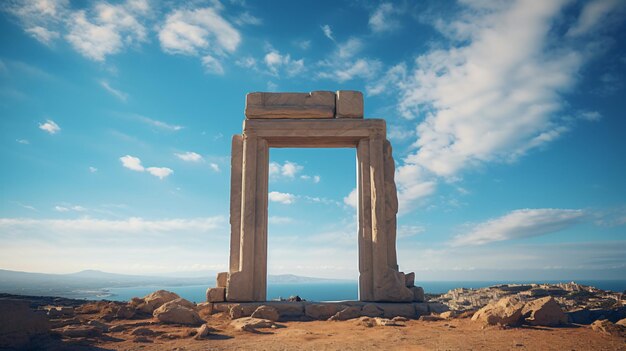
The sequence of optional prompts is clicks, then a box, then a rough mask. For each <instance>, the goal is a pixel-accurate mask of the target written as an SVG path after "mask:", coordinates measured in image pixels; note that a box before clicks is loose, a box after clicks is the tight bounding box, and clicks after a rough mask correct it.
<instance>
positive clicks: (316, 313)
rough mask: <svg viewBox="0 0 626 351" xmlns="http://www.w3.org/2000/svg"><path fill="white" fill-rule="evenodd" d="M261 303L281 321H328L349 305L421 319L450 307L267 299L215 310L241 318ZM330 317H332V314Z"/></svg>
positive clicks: (368, 312)
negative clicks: (232, 310) (272, 308)
mask: <svg viewBox="0 0 626 351" xmlns="http://www.w3.org/2000/svg"><path fill="white" fill-rule="evenodd" d="M259 306H271V307H274V308H276V310H278V313H279V315H280V320H281V321H289V320H297V321H307V320H327V319H328V318H330V317H332V316H333V315H335V314H336V313H337V312H339V311H342V310H343V309H345V308H348V307H357V309H358V311H360V312H359V313H358V316H356V317H360V316H370V315H371V314H372V311H376V312H377V313H376V314H380V316H381V317H385V318H393V317H398V316H401V317H406V318H411V319H417V318H419V317H420V316H423V315H429V314H431V313H441V312H445V311H447V310H448V307H447V306H446V305H444V304H441V303H438V302H420V303H417V302H413V303H402V302H363V301H333V302H312V301H301V302H290V301H266V302H216V303H214V304H213V313H217V312H225V313H230V311H231V309H233V308H235V309H236V310H237V318H240V317H249V316H251V315H252V313H254V311H255V310H256V309H257V308H258V307H259ZM329 316H330V317H329Z"/></svg>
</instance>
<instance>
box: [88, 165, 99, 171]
mask: <svg viewBox="0 0 626 351" xmlns="http://www.w3.org/2000/svg"><path fill="white" fill-rule="evenodd" d="M89 172H91V173H96V172H98V169H97V168H96V167H93V166H89Z"/></svg>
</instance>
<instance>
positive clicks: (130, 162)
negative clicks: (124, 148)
mask: <svg viewBox="0 0 626 351" xmlns="http://www.w3.org/2000/svg"><path fill="white" fill-rule="evenodd" d="M120 161H122V166H124V167H126V168H128V169H130V170H133V171H137V172H143V171H144V170H145V168H144V167H143V166H142V165H141V160H140V159H139V157H134V156H131V155H126V156H122V157H120Z"/></svg>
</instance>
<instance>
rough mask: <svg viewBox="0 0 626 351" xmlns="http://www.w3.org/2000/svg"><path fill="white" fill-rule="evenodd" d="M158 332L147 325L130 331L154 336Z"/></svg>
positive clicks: (133, 333)
mask: <svg viewBox="0 0 626 351" xmlns="http://www.w3.org/2000/svg"><path fill="white" fill-rule="evenodd" d="M155 334H156V333H155V332H154V330H152V329H149V328H146V327H138V328H135V329H133V331H131V332H130V335H143V336H153V335H155Z"/></svg>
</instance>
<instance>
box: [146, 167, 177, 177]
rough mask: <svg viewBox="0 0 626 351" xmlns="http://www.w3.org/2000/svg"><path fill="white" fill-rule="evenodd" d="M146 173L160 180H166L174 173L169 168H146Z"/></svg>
mask: <svg viewBox="0 0 626 351" xmlns="http://www.w3.org/2000/svg"><path fill="white" fill-rule="evenodd" d="M146 171H148V173H150V174H152V175H153V176H155V177H157V178H159V179H164V178H166V177H167V176H169V175H170V174H172V173H174V171H173V170H172V169H171V168H167V167H148V168H146Z"/></svg>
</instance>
